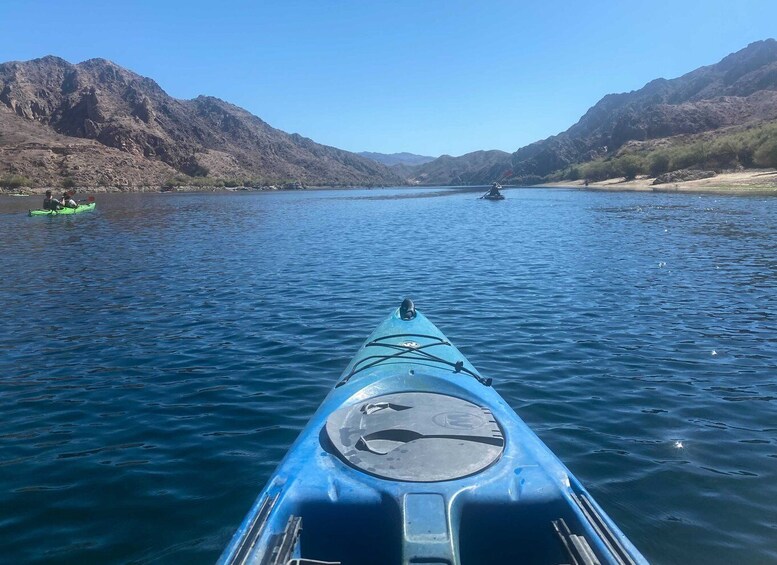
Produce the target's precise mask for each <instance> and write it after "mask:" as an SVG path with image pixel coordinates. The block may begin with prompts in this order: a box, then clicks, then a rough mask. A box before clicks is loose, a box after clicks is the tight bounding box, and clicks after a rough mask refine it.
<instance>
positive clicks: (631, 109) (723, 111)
mask: <svg viewBox="0 0 777 565" xmlns="http://www.w3.org/2000/svg"><path fill="white" fill-rule="evenodd" d="M775 119H777V41H775V40H774V39H767V40H764V41H758V42H755V43H752V44H750V45H748V46H747V47H746V48H744V49H742V50H741V51H738V52H736V53H733V54H731V55H728V56H727V57H725V58H724V59H723V60H721V61H720V62H718V63H716V64H714V65H710V66H706V67H701V68H699V69H696V70H695V71H692V72H690V73H688V74H686V75H683V76H681V77H678V78H675V79H671V80H666V79H662V78H661V79H656V80H654V81H652V82H650V83H648V84H646V85H645V86H644V87H643V88H641V89H639V90H636V91H633V92H628V93H622V94H609V95H607V96H605V97H604V98H602V99H601V100H600V101H599V102H598V103H597V104H596V105H594V106H593V107H592V108H591V109H590V110H588V112H586V114H585V115H584V116H583V117H582V118H581V119H580V121H578V122H577V123H576V124H575V125H573V126H572V127H570V128H569V129H568V130H567V131H565V132H563V133H560V134H558V135H555V136H552V137H549V138H547V139H545V140H542V141H538V142H536V143H532V144H531V145H527V146H526V147H523V148H521V149H518V150H517V151H516V152H515V153H513V154H512V155H509V156H507V157H505V158H504V159H503V160H501V161H497V162H495V163H493V165H492V166H491V167H483V163H482V160H481V159H479V158H473V155H475V154H470V155H464V156H462V157H456V158H450V157H448V158H447V159H448V161H447V163H440V162H439V161H441V160H442V158H441V159H438V160H437V161H432V162H431V163H427V164H425V165H421V166H419V167H414V168H413V170H412V174H413V175H415V176H416V177H417V178H423V179H424V183H425V184H450V183H454V182H457V181H456V180H455V179H467V182H468V183H470V184H488V183H490V182H492V181H494V180H499V181H500V182H508V181H510V182H516V183H521V182H526V180H529V181H530V182H531V181H535V182H536V181H537V180H539V178H541V177H544V176H545V175H548V174H550V173H552V172H554V171H557V170H560V169H564V168H566V167H568V166H569V165H571V164H574V163H580V162H585V161H589V160H591V159H594V158H598V157H607V156H611V155H615V154H616V153H617V152H618V150H619V149H620V148H621V147H623V146H624V145H625V144H627V143H629V142H634V141H647V140H651V139H661V138H668V137H673V136H678V135H683V134H697V133H702V132H711V131H715V130H722V129H724V128H727V127H730V126H737V125H746V124H758V123H762V122H768V121H772V120H775Z"/></svg>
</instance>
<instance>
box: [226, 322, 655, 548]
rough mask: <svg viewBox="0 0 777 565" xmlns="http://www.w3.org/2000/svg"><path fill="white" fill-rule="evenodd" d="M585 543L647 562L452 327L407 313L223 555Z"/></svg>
mask: <svg viewBox="0 0 777 565" xmlns="http://www.w3.org/2000/svg"><path fill="white" fill-rule="evenodd" d="M570 547H571V549H570ZM576 548H577V549H576ZM575 551H580V552H582V554H583V555H584V556H585V555H587V556H588V557H590V560H588V561H586V560H585V559H586V558H588V557H585V558H581V557H580V556H579V555H578V556H577V560H578V562H581V563H595V562H600V563H646V561H645V560H644V558H643V557H642V556H641V555H640V553H639V552H638V550H637V549H636V548H635V547H634V546H633V545H632V544H631V543H630V542H629V540H628V539H627V538H626V537H625V536H624V535H623V533H622V532H620V530H619V529H618V528H617V526H616V525H615V524H614V523H613V522H612V520H611V519H610V518H609V517H607V515H606V514H605V513H604V511H603V510H602V509H601V508H600V507H599V506H598V505H597V504H596V502H594V501H593V499H592V498H591V497H590V495H589V494H588V493H587V492H586V491H585V489H584V488H583V486H582V485H581V484H580V483H579V482H578V481H577V479H576V478H575V477H574V475H572V473H571V472H570V471H569V470H568V469H567V468H566V467H565V466H564V465H563V464H562V463H561V461H560V460H559V459H558V458H557V457H556V456H555V455H554V454H553V453H552V452H551V451H550V450H549V449H548V448H547V447H546V446H545V444H543V443H542V441H541V440H540V439H539V438H538V437H537V436H536V435H535V434H534V433H533V432H532V431H531V429H529V427H528V426H527V425H526V424H525V423H524V422H523V420H521V419H520V418H519V417H518V416H517V415H516V413H515V412H514V411H513V410H512V408H510V406H509V405H508V404H507V403H506V402H505V401H504V400H503V399H502V398H501V396H499V394H498V393H497V392H496V391H495V390H494V389H493V388H491V386H490V381H489V380H488V379H485V378H483V377H482V376H481V375H479V373H478V372H477V371H476V369H475V368H474V367H473V366H472V365H471V364H470V363H469V361H468V360H467V359H466V358H465V357H464V356H463V355H462V354H461V352H460V351H459V350H458V349H456V347H455V346H453V345H452V344H451V343H450V342H449V341H448V340H447V338H446V337H445V336H444V335H443V334H442V332H440V330H439V329H438V328H436V327H435V326H434V325H433V324H432V323H431V322H429V321H428V320H427V319H426V318H425V317H424V316H423V315H422V314H421V313H420V312H414V317H412V319H402V312H401V311H400V310H397V311H395V312H394V313H392V314H391V315H390V316H389V317H388V319H387V320H385V321H384V322H383V323H382V324H380V325H379V326H378V328H377V329H376V330H375V331H374V332H373V333H372V335H371V336H370V337H369V338H368V339H367V341H366V342H365V344H364V345H363V346H362V347H361V348H360V349H359V351H358V352H357V354H356V356H355V357H354V358H353V360H352V361H351V362H350V363H349V365H348V367H346V369H345V371H344V372H343V374H342V375H341V377H340V380H339V381H338V384H337V386H335V388H334V389H333V390H332V391H331V392H330V393H329V395H328V396H327V397H326V399H325V400H324V401H323V403H322V404H321V406H320V407H319V409H318V411H317V412H316V413H315V414H314V415H313V416H312V418H311V419H310V422H309V423H308V425H307V426H306V427H305V429H304V430H303V431H302V432H301V434H300V436H299V438H298V439H297V440H296V441H295V443H294V444H293V445H292V447H291V448H290V449H289V452H288V454H287V455H286V457H285V458H284V459H283V461H281V463H280V464H279V466H278V468H277V469H276V471H275V472H274V474H273V475H272V477H271V478H270V480H269V481H268V483H267V485H266V486H265V487H264V489H263V491H262V492H261V494H260V495H259V497H258V498H257V500H256V502H255V504H254V506H253V507H252V509H251V510H250V511H249V513H248V515H247V516H246V518H245V519H244V521H243V523H242V524H241V525H240V527H239V528H238V530H237V532H236V533H235V535H234V537H233V539H232V541H231V543H230V544H229V546H228V547H227V548H226V549H225V551H224V553H223V554H222V556H221V558H220V561H219V562H220V563H223V564H232V563H262V564H264V563H284V564H286V563H288V562H290V561H291V560H292V559H295V558H296V559H301V558H304V559H312V560H315V561H312V562H331V563H343V564H345V563H356V564H358V563H374V564H379V563H407V564H409V563H438V564H442V563H448V564H457V563H463V564H466V563H472V564H481V563H482V564H487V563H513V562H515V563H517V562H527V563H560V562H574V561H571V559H572V558H571V557H570V555H574V553H572V554H570V552H575ZM276 558H277V560H273V559H276ZM299 563H304V561H300V562H299Z"/></svg>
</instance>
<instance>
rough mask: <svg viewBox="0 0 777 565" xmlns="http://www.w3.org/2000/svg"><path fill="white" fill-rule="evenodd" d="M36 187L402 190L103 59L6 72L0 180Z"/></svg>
mask: <svg viewBox="0 0 777 565" xmlns="http://www.w3.org/2000/svg"><path fill="white" fill-rule="evenodd" d="M4 174H5V175H8V174H14V175H19V176H22V177H26V178H27V179H29V180H30V181H31V182H32V183H33V184H35V185H57V184H59V183H60V182H62V180H63V179H67V178H69V179H72V181H74V182H75V183H76V184H78V185H82V186H106V187H137V186H159V185H161V184H162V183H164V182H165V180H166V179H168V178H169V177H171V176H175V175H188V176H189V177H211V178H214V179H253V180H254V181H255V182H267V183H274V182H284V181H298V182H302V183H305V184H326V185H351V184H356V185H375V184H378V185H380V184H398V183H401V182H402V179H401V178H400V177H399V176H397V175H396V174H395V173H394V172H392V171H391V170H390V169H389V168H388V167H386V166H385V165H382V164H380V163H376V162H375V161H374V160H372V159H368V158H365V157H362V156H360V155H357V154H355V153H350V152H347V151H342V150H340V149H336V148H334V147H328V146H324V145H320V144H317V143H315V142H313V141H312V140H310V139H307V138H304V137H302V136H300V135H297V134H287V133H285V132H282V131H280V130H277V129H275V128H273V127H271V126H269V125H268V124H266V123H265V122H263V121H262V120H261V119H259V118H258V117H256V116H254V115H252V114H250V113H249V112H247V111H246V110H243V109H242V108H239V107H237V106H234V105H232V104H229V103H227V102H224V101H222V100H219V99H218V98H213V97H208V96H200V97H198V98H196V99H194V100H178V99H175V98H172V97H170V96H169V95H167V93H165V92H164V90H162V88H160V87H159V85H158V84H156V83H155V82H154V81H153V80H151V79H148V78H144V77H142V76H139V75H137V74H135V73H133V72H131V71H128V70H126V69H123V68H121V67H119V66H118V65H115V64H114V63H111V62H110V61H106V60H104V59H91V60H89V61H85V62H83V63H79V64H77V65H73V64H70V63H68V62H67V61H65V60H63V59H60V58H57V57H53V56H49V57H44V58H42V59H35V60H32V61H27V62H10V63H4V64H0V176H2V175H4Z"/></svg>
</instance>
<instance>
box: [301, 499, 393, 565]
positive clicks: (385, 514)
mask: <svg viewBox="0 0 777 565" xmlns="http://www.w3.org/2000/svg"><path fill="white" fill-rule="evenodd" d="M299 513H300V515H301V516H302V534H301V536H300V546H301V550H302V551H301V555H302V556H303V557H306V558H309V559H315V560H317V561H322V562H325V563H326V562H334V563H341V564H342V565H364V564H366V563H369V564H371V565H396V564H397V563H400V562H401V561H402V556H401V544H399V543H397V542H398V541H399V540H400V539H402V531H401V517H400V513H399V509H398V508H397V507H396V504H391V503H389V502H388V501H386V502H384V503H375V504H369V503H363V504H360V503H348V504H342V503H339V504H333V503H330V502H326V501H309V502H307V503H305V504H304V505H303V506H302V507H301V508H300V509H299ZM317 561H313V562H314V563H315V562H317Z"/></svg>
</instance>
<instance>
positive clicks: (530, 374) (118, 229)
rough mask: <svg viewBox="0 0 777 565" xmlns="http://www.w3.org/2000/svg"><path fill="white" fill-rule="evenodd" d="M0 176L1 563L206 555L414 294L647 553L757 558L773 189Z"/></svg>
mask: <svg viewBox="0 0 777 565" xmlns="http://www.w3.org/2000/svg"><path fill="white" fill-rule="evenodd" d="M506 195H507V199H506V200H504V201H502V202H488V201H483V200H478V199H477V198H476V197H477V196H478V193H475V192H471V191H470V192H467V191H462V190H456V189H445V190H429V189H423V190H421V189H382V190H351V191H334V190H333V191H311V192H281V193H208V194H205V193H197V194H111V195H97V210H96V211H95V212H94V213H90V214H82V215H78V216H60V217H55V218H47V217H36V218H29V217H27V216H26V215H25V214H24V213H23V211H24V210H26V209H27V208H29V207H38V204H39V200H42V197H40V198H39V197H34V198H11V197H2V198H0V235H1V236H2V237H1V238H0V250H2V255H3V265H2V267H1V268H0V304H2V316H3V318H4V319H3V322H2V326H1V327H2V331H0V352H1V355H0V414H2V420H0V421H1V422H2V426H0V562H4V563H6V562H7V563H79V564H84V563H96V564H97V563H99V564H105V563H212V562H213V561H214V560H215V559H216V558H217V557H218V555H219V554H220V552H221V550H222V549H223V547H224V546H225V545H226V544H227V542H228V541H229V539H230V537H231V535H232V533H233V532H234V530H235V528H236V527H237V525H238V524H239V523H240V521H241V520H242V518H243V516H244V514H245V513H246V512H247V511H248V509H249V507H250V506H251V504H252V502H253V500H254V498H255V497H256V495H257V494H258V492H259V490H260V489H261V487H262V486H263V484H264V482H265V480H266V479H267V478H268V476H269V475H270V473H271V472H272V470H273V468H274V467H275V465H276V464H277V463H278V462H279V460H280V459H281V458H282V457H283V455H284V454H285V452H286V450H287V448H288V447H289V445H290V444H291V443H292V441H293V440H294V439H295V437H296V436H297V434H298V433H299V431H300V430H301V429H302V427H303V426H304V425H305V423H306V422H307V420H308V418H309V417H310V416H311V415H312V414H313V412H314V411H315V410H316V408H317V407H318V405H319V404H320V402H321V401H322V399H323V398H324V396H325V395H326V394H327V393H328V391H329V390H330V388H331V387H332V386H333V385H334V383H335V382H336V380H337V377H338V376H339V374H340V372H341V371H342V370H343V369H344V368H345V366H346V364H347V362H348V360H349V359H350V358H351V356H352V355H353V354H354V353H355V351H356V349H357V348H358V347H359V345H360V344H361V343H362V341H363V340H364V339H365V338H366V337H367V335H368V334H369V333H370V332H371V331H372V330H373V329H374V327H375V326H376V325H377V324H378V323H379V322H380V321H382V320H383V318H385V317H386V316H387V315H388V314H389V312H390V311H391V310H392V309H393V308H396V307H397V306H398V305H399V303H400V301H401V300H402V299H403V298H404V297H406V296H409V297H412V298H413V299H414V300H415V302H416V305H417V307H418V308H419V310H421V311H422V312H423V313H424V314H426V315H427V317H429V318H430V320H431V321H432V322H434V323H435V324H436V325H437V326H438V327H439V328H440V329H441V330H442V331H443V332H445V333H446V334H447V336H448V337H449V338H450V339H451V341H452V342H453V343H454V344H455V345H457V346H458V348H459V349H460V350H461V351H462V352H463V353H464V354H465V355H467V357H468V358H469V360H470V361H472V363H473V364H474V365H475V367H477V368H478V369H479V370H480V372H481V374H483V375H484V376H487V377H491V378H493V380H494V386H495V388H496V390H497V391H498V392H499V393H501V394H502V396H504V398H505V399H506V400H507V402H508V403H509V404H510V405H511V406H512V407H513V408H515V409H516V410H517V412H518V413H519V415H521V417H522V418H523V419H524V420H526V422H527V423H528V424H529V425H530V426H532V427H533V429H534V430H535V431H536V432H537V434H538V435H539V436H540V437H541V438H542V439H543V440H544V441H545V442H546V443H547V444H548V446H549V447H550V448H551V449H552V450H553V451H554V452H555V453H556V454H557V455H558V456H559V457H560V458H561V459H562V460H563V461H564V462H565V463H566V465H567V466H568V467H569V468H570V469H571V470H572V471H573V472H574V473H575V474H576V475H577V476H578V477H579V478H580V480H581V481H582V482H583V484H584V485H586V487H587V488H588V490H589V491H590V492H591V493H592V494H593V496H594V497H595V498H596V499H597V501H598V502H599V503H600V504H601V505H602V506H603V507H604V508H605V510H606V511H607V512H608V513H609V514H610V516H612V518H613V519H614V520H615V522H616V523H618V524H619V526H620V527H621V529H622V530H623V531H624V532H625V533H626V534H627V535H628V536H629V537H630V539H631V540H632V541H633V542H634V544H635V545H636V546H637V547H638V548H639V549H640V550H641V551H642V552H643V553H644V555H645V556H646V557H647V558H648V559H649V560H650V561H651V562H654V563H678V564H681V563H682V564H684V563H774V562H777V199H775V198H757V197H753V198H744V197H722V196H699V195H683V194H653V193H601V192H586V191H574V190H561V189H521V190H508V191H506Z"/></svg>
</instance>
